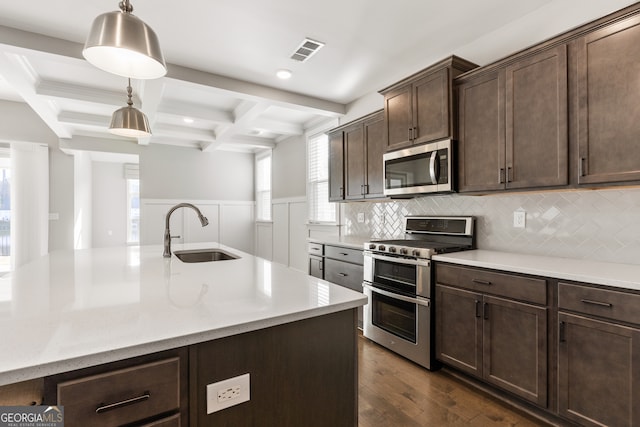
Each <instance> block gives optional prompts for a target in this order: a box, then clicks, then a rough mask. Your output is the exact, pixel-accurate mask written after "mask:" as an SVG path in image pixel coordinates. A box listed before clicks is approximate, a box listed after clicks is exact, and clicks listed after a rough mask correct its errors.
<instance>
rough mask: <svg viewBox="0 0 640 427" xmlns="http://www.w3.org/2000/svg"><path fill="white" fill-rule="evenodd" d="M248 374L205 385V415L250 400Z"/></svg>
mask: <svg viewBox="0 0 640 427" xmlns="http://www.w3.org/2000/svg"><path fill="white" fill-rule="evenodd" d="M250 391H251V380H250V376H249V374H244V375H240V376H237V377H234V378H229V379H227V380H223V381H218V382H216V383H211V384H208V385H207V414H211V413H213V412H217V411H220V410H222V409H226V408H229V407H230V406H235V405H238V404H240V403H243V402H248V401H249V400H250V399H251V393H250Z"/></svg>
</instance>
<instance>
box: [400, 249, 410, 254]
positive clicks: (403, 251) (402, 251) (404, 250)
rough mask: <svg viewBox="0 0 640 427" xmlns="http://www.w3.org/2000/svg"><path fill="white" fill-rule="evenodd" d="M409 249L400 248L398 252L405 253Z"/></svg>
mask: <svg viewBox="0 0 640 427" xmlns="http://www.w3.org/2000/svg"><path fill="white" fill-rule="evenodd" d="M408 252H409V251H408V250H407V248H400V253H401V254H402V255H406V254H407V253H408Z"/></svg>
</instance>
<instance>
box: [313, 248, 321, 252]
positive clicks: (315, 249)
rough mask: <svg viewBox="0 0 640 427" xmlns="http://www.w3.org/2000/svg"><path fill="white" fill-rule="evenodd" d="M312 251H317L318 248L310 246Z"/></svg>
mask: <svg viewBox="0 0 640 427" xmlns="http://www.w3.org/2000/svg"><path fill="white" fill-rule="evenodd" d="M311 250H312V251H319V250H320V248H311Z"/></svg>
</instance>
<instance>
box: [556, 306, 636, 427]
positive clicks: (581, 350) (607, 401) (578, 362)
mask: <svg viewBox="0 0 640 427" xmlns="http://www.w3.org/2000/svg"><path fill="white" fill-rule="evenodd" d="M559 321H560V333H559V335H560V344H559V349H558V381H559V388H558V392H559V396H558V409H559V412H560V415H562V416H563V417H566V418H569V419H571V420H573V421H575V422H577V423H579V424H581V425H585V426H603V425H606V426H617V427H623V426H628V427H630V426H633V425H639V424H640V405H638V401H639V400H640V396H639V395H638V391H639V390H640V330H638V329H634V328H629V327H625V326H619V325H615V324H612V323H607V322H601V321H597V320H592V319H588V318H585V317H581V316H575V315H570V314H565V313H560V315H559Z"/></svg>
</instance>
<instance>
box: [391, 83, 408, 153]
mask: <svg viewBox="0 0 640 427" xmlns="http://www.w3.org/2000/svg"><path fill="white" fill-rule="evenodd" d="M411 88H412V86H411V84H408V85H406V86H402V87H400V88H397V89H394V90H392V91H390V92H387V93H386V94H385V95H384V124H385V139H386V151H389V150H395V149H397V148H402V147H406V146H408V145H411V136H412V134H411V132H412V129H413V118H412V113H411Z"/></svg>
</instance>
